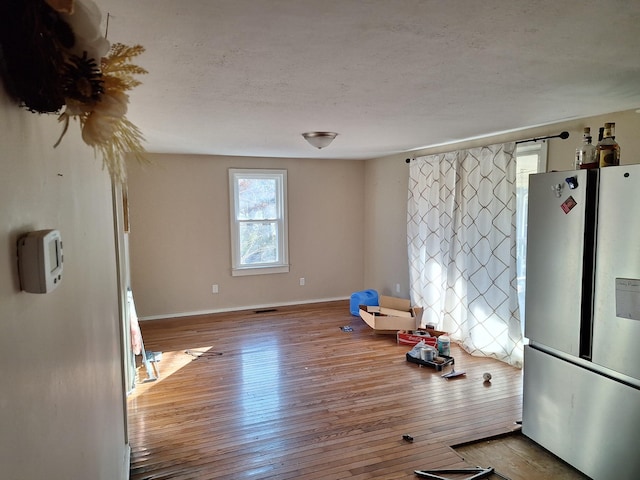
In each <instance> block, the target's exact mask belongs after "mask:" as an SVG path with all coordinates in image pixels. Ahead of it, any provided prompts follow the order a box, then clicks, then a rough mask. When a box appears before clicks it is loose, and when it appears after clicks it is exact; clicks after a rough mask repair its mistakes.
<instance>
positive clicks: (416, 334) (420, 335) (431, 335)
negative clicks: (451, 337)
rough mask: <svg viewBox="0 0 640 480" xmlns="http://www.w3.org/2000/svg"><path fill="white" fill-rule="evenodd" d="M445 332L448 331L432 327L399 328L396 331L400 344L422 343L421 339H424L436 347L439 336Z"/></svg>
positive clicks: (412, 344)
mask: <svg viewBox="0 0 640 480" xmlns="http://www.w3.org/2000/svg"><path fill="white" fill-rule="evenodd" d="M427 334H428V335H427ZM445 334H446V332H441V331H440V330H433V329H430V328H429V329H423V328H420V329H418V330H398V332H397V333H396V341H397V342H398V344H399V345H411V346H414V345H415V344H416V343H420V341H422V340H424V341H425V343H426V344H427V345H431V346H432V347H435V346H436V344H437V343H438V337H439V336H440V335H445Z"/></svg>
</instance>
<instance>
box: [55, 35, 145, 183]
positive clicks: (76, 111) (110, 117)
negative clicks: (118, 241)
mask: <svg viewBox="0 0 640 480" xmlns="http://www.w3.org/2000/svg"><path fill="white" fill-rule="evenodd" d="M142 52H144V47H142V46H141V45H134V46H133V47H129V46H127V45H123V44H121V43H114V44H113V45H112V46H111V50H110V51H109V54H108V55H107V56H106V57H104V58H103V59H102V62H101V65H100V71H101V73H102V77H101V86H102V89H103V91H102V95H101V98H100V100H99V101H97V102H95V103H94V104H92V105H91V107H90V108H87V106H86V105H77V104H76V105H74V104H71V105H68V106H67V108H66V109H65V111H64V112H63V113H62V114H61V115H60V117H59V120H60V121H61V122H64V123H65V126H64V129H63V132H62V135H61V136H60V139H59V140H58V142H56V146H57V145H58V144H59V143H60V141H61V140H62V137H63V136H64V135H65V133H66V131H67V128H68V125H69V120H70V119H71V118H77V119H78V120H79V121H80V128H81V130H82V139H83V140H84V142H85V143H86V144H87V145H90V146H91V147H93V149H94V151H95V152H96V153H98V152H99V153H100V154H101V156H102V160H103V163H104V165H105V166H106V168H107V170H108V171H109V174H110V175H111V178H113V179H114V180H116V181H118V182H122V183H124V182H125V181H126V168H125V161H124V156H125V155H126V154H127V153H131V154H132V155H133V157H134V158H136V159H137V160H138V161H144V148H143V147H142V143H143V142H144V137H143V135H142V133H141V132H140V130H139V129H138V128H137V127H136V126H135V125H134V124H133V123H131V122H130V121H129V120H128V119H127V118H126V116H125V114H126V113H127V108H128V103H129V96H128V95H127V94H126V93H125V92H126V91H128V90H131V89H132V88H134V87H137V86H138V85H140V81H138V80H137V79H136V78H135V77H134V75H143V74H146V73H147V71H146V70H145V69H144V68H141V67H139V66H137V65H134V64H133V63H131V62H132V60H133V58H134V57H136V56H138V55H140V54H141V53H142Z"/></svg>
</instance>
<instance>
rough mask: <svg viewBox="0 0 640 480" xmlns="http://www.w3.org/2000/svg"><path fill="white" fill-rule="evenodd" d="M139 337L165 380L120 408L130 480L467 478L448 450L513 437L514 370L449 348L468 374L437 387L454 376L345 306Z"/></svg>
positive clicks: (181, 326) (186, 321)
mask: <svg viewBox="0 0 640 480" xmlns="http://www.w3.org/2000/svg"><path fill="white" fill-rule="evenodd" d="M346 325H348V326H351V327H352V328H353V331H352V332H343V331H342V330H341V329H340V327H342V326H346ZM141 328H142V332H143V336H144V341H145V346H146V348H147V350H150V351H154V352H162V354H163V355H162V360H161V361H160V362H159V363H158V364H157V365H158V367H159V369H160V378H159V379H158V380H157V381H155V382H149V383H140V384H138V386H137V387H136V390H135V391H134V393H133V394H132V395H131V396H130V398H129V399H128V416H129V431H130V433H129V437H130V444H131V447H132V452H131V479H132V480H162V479H175V480H179V479H202V480H214V479H234V480H237V479H282V480H286V479H297V478H305V479H323V480H325V479H332V478H335V479H353V480H363V479H375V478H384V479H413V478H416V477H415V475H414V473H413V472H414V470H416V469H425V468H445V467H455V468H459V467H463V466H468V464H467V463H465V461H464V460H463V459H462V458H461V456H460V455H459V454H458V453H456V451H455V450H453V449H452V448H451V447H450V446H449V445H453V444H456V443H464V442H469V441H472V440H477V439H480V438H486V437H489V436H494V435H498V434H502V433H505V432H511V431H514V430H517V428H518V427H517V425H516V423H515V422H516V421H517V420H520V418H521V413H522V372H521V371H520V370H518V369H515V368H512V367H509V366H508V365H506V364H503V363H501V362H498V361H496V360H492V359H487V358H480V357H472V356H470V355H468V354H466V353H465V352H463V351H462V349H460V348H459V347H458V346H456V345H455V344H454V345H452V352H453V355H454V357H455V362H456V363H455V369H456V370H464V371H466V375H465V376H463V377H459V378H457V379H452V380H446V379H444V378H442V376H441V375H442V373H444V372H446V371H449V369H450V368H451V367H446V368H445V370H444V371H442V372H439V371H436V370H434V369H431V368H426V367H420V366H418V365H415V364H411V363H408V362H407V361H406V359H405V354H406V352H407V351H408V350H409V349H410V347H407V346H402V345H398V344H397V343H396V341H395V336H393V335H391V336H390V335H379V334H376V333H374V332H373V331H372V330H371V329H370V328H369V327H368V326H367V325H366V324H365V323H364V322H363V321H362V320H361V319H360V318H359V317H355V316H352V315H351V314H350V313H349V305H348V302H346V301H342V302H328V303H321V304H311V305H299V306H288V307H281V308H278V309H277V311H276V312H269V313H264V314H256V313H254V312H252V311H245V312H231V313H221V314H215V315H201V316H197V317H187V318H176V319H167V320H156V321H149V322H143V323H142V326H141ZM485 371H490V372H491V373H492V375H493V379H492V382H491V383H490V384H486V383H484V382H483V380H482V374H483V373H484V372H485ZM139 376H140V378H141V379H142V378H144V377H145V372H144V368H139ZM404 434H409V435H411V436H412V437H413V442H407V441H405V440H403V438H402V436H403V435H404ZM514 454H515V453H514Z"/></svg>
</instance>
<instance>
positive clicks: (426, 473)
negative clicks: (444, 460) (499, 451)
mask: <svg viewBox="0 0 640 480" xmlns="http://www.w3.org/2000/svg"><path fill="white" fill-rule="evenodd" d="M414 473H415V474H416V475H417V476H419V477H421V478H430V479H432V480H450V479H449V478H447V477H441V476H440V475H436V474H437V473H442V474H445V473H455V474H464V473H471V474H473V475H471V476H470V477H467V478H465V479H462V480H476V479H480V478H487V477H488V476H489V475H497V476H499V477H500V478H503V479H505V480H509V478H507V477H505V476H504V475H500V474H499V473H498V472H496V471H495V469H494V468H493V467H487V468H482V467H476V468H457V469H456V468H444V469H438V470H415V471H414Z"/></svg>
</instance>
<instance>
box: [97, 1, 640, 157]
mask: <svg viewBox="0 0 640 480" xmlns="http://www.w3.org/2000/svg"><path fill="white" fill-rule="evenodd" d="M96 2H97V4H98V6H99V8H100V10H101V11H102V13H103V17H104V18H103V22H104V21H105V20H106V16H107V13H108V14H109V29H108V38H109V40H111V41H112V42H121V43H126V44H129V45H133V44H142V45H143V46H144V47H145V48H146V52H145V53H143V54H142V55H141V56H140V57H138V58H137V59H136V63H138V64H140V65H141V66H143V67H144V68H146V69H147V70H148V71H149V74H148V75H145V76H143V77H141V80H142V81H143V85H141V86H139V87H137V88H136V89H135V90H134V91H133V92H132V93H131V105H130V108H129V113H128V118H129V119H130V120H131V121H133V122H134V123H135V124H136V125H137V126H138V127H139V128H140V129H141V130H142V131H143V133H144V135H145V137H146V138H147V141H148V143H147V144H146V148H147V150H149V151H151V152H167V153H196V154H212V155H242V156H277V157H324V158H345V159H355V158H372V157H379V156H384V155H387V154H392V153H396V152H402V151H408V150H412V149H417V148H421V147H425V146H431V145H438V144H442V143H448V142H453V141H457V140H463V139H467V138H473V137H478V136H486V135H490V134H493V133H498V132H504V131H509V130H514V129H521V128H526V127H531V126H537V125H541V124H547V123H553V122H558V121H562V120H567V119H571V118H578V117H584V116H590V115H597V114H601V113H607V112H613V111H620V110H627V109H632V108H637V107H640V1H638V0H631V1H628V0H624V1H622V0H620V1H616V0H608V1H604V2H603V1H597V2H596V1H584V0H564V1H558V0H527V1H521V0H504V1H492V0H486V1H479V0H448V1H447V0H323V1H318V0H217V1H216V0H189V1H176V0H96ZM310 130H328V131H335V132H338V133H339V136H338V137H337V139H336V140H335V141H334V142H333V144H332V145H330V146H329V147H327V148H325V149H323V150H321V151H319V150H317V149H315V148H313V147H311V146H310V145H309V144H307V143H306V141H305V140H304V139H303V138H302V136H301V133H303V132H305V131H310Z"/></svg>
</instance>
